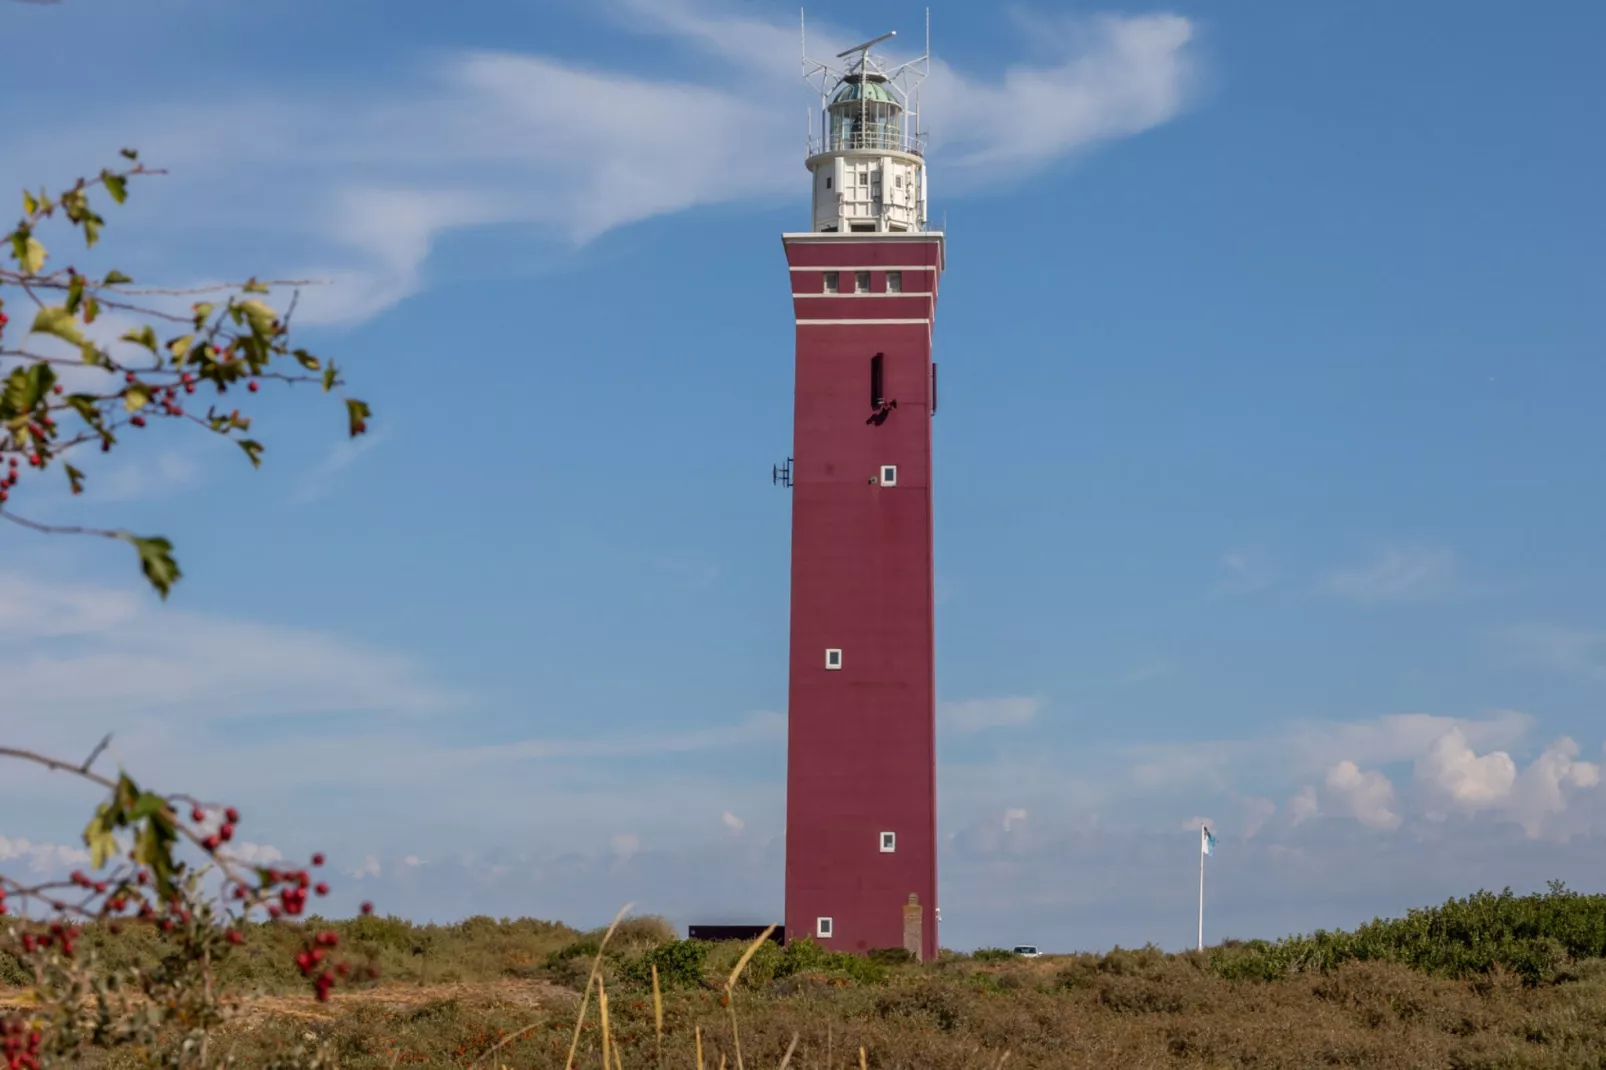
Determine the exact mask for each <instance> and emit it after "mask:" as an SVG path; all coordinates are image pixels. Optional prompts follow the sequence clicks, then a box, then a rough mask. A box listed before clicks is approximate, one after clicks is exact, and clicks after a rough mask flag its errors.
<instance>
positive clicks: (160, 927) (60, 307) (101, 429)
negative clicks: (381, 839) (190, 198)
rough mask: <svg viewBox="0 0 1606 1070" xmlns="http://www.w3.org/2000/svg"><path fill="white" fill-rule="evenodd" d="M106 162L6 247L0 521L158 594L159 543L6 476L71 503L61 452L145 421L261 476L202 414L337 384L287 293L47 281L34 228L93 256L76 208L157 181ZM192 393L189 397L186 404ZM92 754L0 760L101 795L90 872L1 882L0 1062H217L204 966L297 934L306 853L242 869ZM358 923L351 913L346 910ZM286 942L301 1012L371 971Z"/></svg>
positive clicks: (243, 443) (357, 428)
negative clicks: (83, 537) (98, 541)
mask: <svg viewBox="0 0 1606 1070" xmlns="http://www.w3.org/2000/svg"><path fill="white" fill-rule="evenodd" d="M123 156H124V158H125V160H126V161H127V163H126V165H125V166H124V167H123V168H122V169H121V170H111V169H108V170H103V171H101V173H100V175H99V176H98V177H96V178H94V179H89V180H86V179H80V180H79V181H78V182H77V183H76V184H75V185H74V186H72V187H71V188H70V189H68V190H66V191H64V192H62V193H60V194H59V195H57V196H55V197H51V196H50V195H49V194H47V193H45V192H40V193H26V192H25V193H24V194H23V217H22V220H21V221H20V222H19V223H18V224H17V227H16V229H15V230H14V231H13V232H12V233H11V234H10V235H9V236H8V238H7V239H6V240H5V245H6V246H8V247H9V248H8V250H7V251H8V252H9V254H10V261H11V263H12V264H14V267H4V266H0V517H3V518H4V519H6V520H9V521H11V522H13V523H15V524H19V525H22V526H24V527H27V528H31V529H33V530H36V531H40V532H45V533H72V534H91V535H100V536H102V537H105V538H112V539H119V540H122V541H124V542H127V543H129V544H131V545H132V546H133V547H134V548H135V549H136V551H137V552H138V555H139V560H140V566H141V568H142V570H143V572H144V574H145V577H146V579H147V580H148V581H149V582H150V583H151V585H152V586H153V587H154V588H155V589H156V591H157V592H158V593H159V594H160V595H161V596H162V597H163V598H166V597H167V595H168V593H169V592H170V591H171V589H172V586H173V584H174V583H175V582H177V581H178V579H179V577H180V571H179V567H178V564H177V562H176V561H175V560H174V558H173V552H172V545H171V543H169V541H168V540H167V539H165V538H162V537H160V536H154V535H136V534H133V533H131V532H128V531H122V530H116V529H100V528H89V527H79V526H64V525H56V524H49V523H43V522H41V521H39V520H36V519H31V518H29V517H27V516H24V515H21V514H19V513H17V512H15V511H14V509H15V505H16V501H17V499H18V498H19V496H20V493H21V492H22V491H25V490H26V489H27V488H28V487H29V485H30V484H29V483H24V482H23V481H24V480H25V479H29V480H33V479H34V478H36V477H37V474H39V473H43V472H44V471H45V470H47V469H49V468H50V467H51V466H52V465H59V466H60V468H61V470H62V472H63V474H64V475H65V477H66V480H67V483H68V485H69V486H70V488H71V490H72V492H73V493H74V494H77V493H80V492H81V491H82V490H83V487H84V484H85V481H86V478H87V477H86V476H85V473H84V471H83V470H82V469H81V468H79V467H78V466H77V465H75V464H74V463H72V462H73V461H74V460H80V458H79V454H81V453H82V452H84V451H85V449H86V448H89V449H92V448H93V447H94V446H96V445H98V446H99V449H100V452H102V453H108V452H110V451H111V450H112V449H113V447H115V446H116V445H118V444H119V442H120V439H119V434H120V433H128V432H126V431H125V429H133V430H139V429H141V428H144V427H146V426H147V424H148V422H149V421H151V420H152V419H157V420H166V421H169V422H178V423H185V422H187V423H191V424H195V425H198V426H199V427H201V428H203V429H205V430H207V431H210V432H212V433H213V434H217V435H221V436H223V437H225V438H228V439H230V440H231V441H233V442H235V443H236V444H237V445H238V446H239V447H240V448H241V449H242V450H243V451H244V452H245V454H246V456H247V457H248V458H249V459H250V461H251V463H252V464H253V465H260V464H261V458H262V452H263V446H262V444H261V443H260V442H257V441H255V440H254V439H251V438H248V437H246V436H247V434H248V432H249V431H250V427H251V419H250V417H249V416H246V415H243V414H242V413H241V412H240V410H239V409H238V408H235V407H233V406H232V405H230V404H228V403H226V402H222V401H218V400H212V399H218V398H222V396H223V395H226V394H228V393H229V392H230V390H231V389H238V390H241V391H242V392H244V393H245V394H247V395H254V394H257V393H258V392H259V391H260V390H261V389H262V386H263V384H264V383H274V382H277V383H297V382H316V383H320V384H321V385H322V387H323V390H324V392H326V393H327V392H333V391H334V390H335V388H336V387H338V386H340V385H342V383H341V379H340V376H339V373H338V372H337V371H336V369H335V366H334V364H333V363H332V362H324V361H321V360H320V359H319V358H318V357H315V356H314V355H312V354H311V353H309V352H307V351H306V350H305V349H301V348H293V347H292V346H291V344H290V341H289V331H290V320H291V317H292V314H293V311H294V308H295V295H294V293H293V292H292V295H291V298H290V301H289V304H288V306H287V308H286V311H285V312H284V313H283V314H281V313H279V312H278V311H276V310H275V309H274V308H273V307H272V306H270V305H269V304H268V303H267V301H266V300H264V298H267V297H271V295H272V293H273V292H274V291H275V290H276V289H280V290H283V289H293V287H294V286H295V285H296V284H293V283H261V282H258V281H256V280H255V279H252V280H249V281H247V282H245V283H242V284H237V285H234V284H230V285H222V286H217V287H206V288H202V289H196V290H171V289H165V290H164V289H154V288H146V289H142V288H137V287H135V286H134V280H133V279H131V278H129V277H128V276H127V275H125V274H123V273H122V272H120V271H116V270H112V271H107V272H106V273H105V274H104V275H103V276H102V277H101V278H99V279H93V278H90V277H88V276H86V275H84V274H83V273H81V272H79V271H77V270H76V269H74V268H72V267H66V268H61V269H53V270H47V269H46V263H47V260H48V253H47V252H46V249H45V246H44V245H43V244H42V243H41V241H40V239H39V231H40V229H41V227H42V226H43V225H44V224H46V223H48V222H49V221H51V220H53V219H58V218H60V219H65V220H66V222H67V223H68V224H70V225H71V226H72V227H74V228H76V229H78V230H79V231H81V232H82V234H83V238H84V241H85V244H86V246H87V247H93V246H94V245H95V244H96V243H97V241H98V240H99V238H100V232H101V229H102V227H103V226H104V224H105V221H104V219H102V218H101V216H100V215H98V214H97V213H96V212H95V210H94V208H93V207H92V206H91V194H92V193H95V194H96V195H97V196H98V195H99V194H104V195H105V196H107V197H109V198H110V199H111V200H112V201H114V202H116V203H118V204H121V203H122V202H123V201H124V199H125V197H126V195H127V190H128V183H129V180H130V179H131V178H133V177H135V176H145V175H154V174H160V173H161V172H159V171H153V170H151V169H149V168H147V167H145V165H144V164H142V163H140V162H139V157H138V154H137V153H136V152H134V151H132V150H126V149H125V150H124V151H123ZM175 298H176V299H180V300H181V301H182V300H186V299H188V300H194V301H195V303H194V304H193V305H191V306H190V308H189V309H188V311H183V310H182V306H181V305H180V307H179V308H178V309H177V310H175V309H174V308H170V307H165V306H164V305H163V304H162V301H161V300H158V299H167V300H172V299H175ZM108 313H115V314H116V316H117V317H118V319H119V320H121V321H123V322H128V321H132V322H133V324H134V326H132V327H131V328H129V329H128V330H126V331H124V332H123V333H122V334H121V335H120V336H119V337H118V338H117V339H115V340H112V341H108V340H105V339H104V338H103V337H102V336H103V335H104V333H105V331H104V328H105V323H104V322H102V324H101V327H99V328H97V327H95V324H96V323H97V321H98V320H100V318H101V317H102V316H103V315H106V314H108ZM107 318H108V319H110V318H111V317H110V316H109V315H107ZM24 324H26V326H24ZM159 328H160V330H159ZM162 335H168V337H166V338H163V337H162ZM197 393H199V394H200V395H201V397H202V398H205V399H207V401H197V400H196V395H197ZM201 404H206V409H205V411H204V412H202V411H200V405H201ZM345 408H346V419H347V425H348V429H349V432H350V434H351V435H352V436H353V437H355V436H357V435H360V434H362V433H363V432H364V431H365V430H366V428H367V422H368V420H369V409H368V406H367V405H366V404H364V403H363V402H361V401H358V400H356V399H354V398H347V399H345ZM80 463H84V462H82V461H81V460H80ZM105 747H106V742H105V741H103V742H102V743H101V745H100V746H98V747H96V748H95V750H94V751H93V752H92V753H91V754H90V755H89V757H88V758H87V759H86V760H85V761H83V762H82V763H72V762H67V761H63V760H60V759H56V758H50V757H47V756H45V755H41V754H37V753H34V752H32V751H29V750H26V749H22V748H17V747H10V746H0V761H4V762H7V763H17V762H21V763H27V764H32V765H35V766H43V767H45V768H47V769H50V770H54V771H56V772H58V773H64V774H66V775H69V776H72V777H75V778H78V779H80V780H82V781H86V782H88V783H90V784H93V785H96V786H98V787H99V788H101V789H103V790H104V791H106V792H107V798H106V801H105V802H103V803H101V804H100V806H99V808H98V809H97V810H96V811H95V816H94V817H93V818H92V819H91V820H90V822H89V824H88V826H87V827H86V828H85V829H84V837H83V838H84V845H85V847H86V848H87V850H88V852H89V855H90V863H89V872H82V871H80V872H76V873H74V874H72V876H71V877H70V878H69V879H67V880H54V881H44V882H42V883H34V884H25V883H23V882H21V881H19V880H16V879H14V878H12V877H10V876H7V875H4V874H0V966H4V965H5V964H6V963H5V961H3V960H5V959H9V960H10V961H11V962H13V963H15V964H17V965H19V966H20V968H21V970H22V973H23V979H24V982H25V984H26V985H27V989H26V999H25V1001H24V1003H25V1005H24V1007H23V1009H20V1010H18V1009H14V1007H8V1006H0V1066H3V1070H40V1068H42V1067H47V1066H51V1065H55V1064H58V1063H61V1062H64V1061H67V1060H72V1059H76V1058H77V1057H79V1056H80V1055H82V1054H83V1053H84V1052H85V1051H86V1050H87V1049H92V1048H116V1047H132V1048H134V1049H135V1050H137V1051H140V1052H141V1053H143V1054H144V1055H145V1056H146V1057H147V1058H148V1059H149V1060H151V1061H152V1062H154V1063H155V1064H157V1065H166V1066H171V1067H202V1066H214V1065H226V1064H228V1063H229V1062H230V1058H229V1056H228V1055H227V1054H222V1055H220V1054H219V1053H217V1052H216V1051H214V1050H213V1049H214V1047H215V1043H216V1042H215V1039H214V1035H215V1032H216V1030H217V1029H218V1027H220V1026H222V1025H223V1024H225V1023H226V1022H228V1021H229V1019H230V1018H231V1017H232V1016H233V1014H234V1013H235V1011H236V1010H237V1004H236V1003H235V1001H234V1000H233V998H232V997H231V996H230V995H229V994H228V993H226V992H224V991H222V986H221V985H220V984H219V982H218V973H217V971H218V967H219V965H220V964H221V963H222V962H223V961H224V960H225V959H226V958H227V956H228V955H229V954H230V953H231V951H233V950H235V949H236V948H237V947H238V945H240V944H241V943H243V942H244V941H245V936H244V932H245V931H246V930H247V929H248V928H249V926H250V925H251V924H253V923H254V922H255V921H256V920H257V919H262V920H265V922H266V923H267V924H270V925H277V924H289V925H295V924H298V922H297V919H298V918H300V917H301V916H302V915H303V913H304V911H305V909H306V906H307V902H308V897H309V894H312V895H318V896H322V895H325V894H326V893H327V892H328V890H329V889H328V885H327V884H325V883H323V882H322V881H315V880H314V877H313V876H312V874H311V870H312V869H315V868H316V867H318V866H321V865H322V864H323V857H322V856H321V855H314V856H313V857H312V859H311V866H310V867H308V868H282V867H265V866H255V867H253V866H249V865H246V864H244V863H243V862H242V861H241V860H240V859H238V858H236V857H233V856H231V854H230V850H229V843H230V841H232V840H233V839H234V836H235V832H236V829H237V828H238V826H239V823H240V814H239V813H238V812H237V811H236V810H235V809H234V808H232V807H229V806H225V805H213V804H208V803H204V802H201V801H199V800H195V799H192V798H189V797H188V796H182V795H162V794H159V793H156V792H152V791H148V790H145V789H143V788H141V787H140V786H139V785H138V784H136V783H135V782H134V780H133V779H132V778H131V777H130V776H129V775H128V774H127V773H126V772H123V771H119V772H118V773H117V775H116V776H115V777H113V776H108V775H106V774H103V773H101V772H98V771H96V768H95V765H96V761H97V760H98V759H99V758H100V757H101V755H102V753H103V752H104V750H105ZM190 858H193V862H192V861H189V860H187V859H190ZM209 888H211V889H212V890H211V891H209V890H208V889H209ZM369 910H370V907H369V906H368V904H364V905H363V912H364V913H365V914H366V913H368V912H369ZM129 925H144V926H150V927H153V928H154V930H155V931H156V932H157V933H158V934H159V939H160V940H161V943H162V948H161V950H162V954H161V955H159V956H157V957H156V958H155V959H154V960H152V961H151V962H148V963H139V964H136V965H126V966H123V965H113V964H111V963H110V962H109V961H108V960H107V959H106V958H104V957H103V956H102V955H101V954H100V952H99V950H98V948H97V941H98V938H109V939H115V938H116V937H117V936H118V935H119V934H120V933H121V931H122V930H123V928H124V927H125V926H129ZM303 937H304V939H303V940H302V943H301V946H300V947H299V948H298V949H297V953H296V966H297V968H298V969H299V971H300V973H301V976H302V977H304V978H305V979H306V981H307V983H308V985H309V986H310V988H311V990H312V991H313V992H314V993H315V994H316V995H317V997H318V998H319V999H327V998H328V997H329V993H330V990H331V989H333V988H334V987H335V986H336V985H337V984H340V983H342V982H343V981H346V980H348V979H361V978H368V979H372V978H373V977H374V976H376V971H375V970H374V968H373V965H372V963H371V962H370V963H369V964H367V965H366V966H365V967H364V966H354V965H353V964H352V963H351V962H350V961H347V960H345V959H343V958H341V957H340V956H339V951H338V945H339V937H338V936H337V934H336V933H334V932H331V931H307V932H305V933H304V934H303ZM11 1002H12V1004H15V1002H16V1001H14V1000H13V1001H11ZM330 1059H331V1056H330V1053H329V1052H328V1051H325V1050H323V1049H321V1048H317V1047H303V1048H301V1049H297V1050H296V1051H293V1052H286V1053H284V1054H283V1056H282V1057H281V1058H280V1059H278V1060H276V1061H275V1063H274V1065H275V1066H279V1067H284V1068H286V1070H289V1068H291V1067H300V1068H309V1070H310V1068H313V1067H325V1066H328V1065H330Z"/></svg>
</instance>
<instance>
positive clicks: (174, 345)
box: [167, 334, 195, 361]
mask: <svg viewBox="0 0 1606 1070" xmlns="http://www.w3.org/2000/svg"><path fill="white" fill-rule="evenodd" d="M194 340H195V336H194V335H193V334H186V335H184V336H183V337H182V338H175V339H173V340H172V341H170V342H168V343H167V351H168V352H169V353H171V354H173V359H174V360H178V361H182V360H183V359H184V354H185V353H188V352H189V349H190V343H191V342H192V341H194Z"/></svg>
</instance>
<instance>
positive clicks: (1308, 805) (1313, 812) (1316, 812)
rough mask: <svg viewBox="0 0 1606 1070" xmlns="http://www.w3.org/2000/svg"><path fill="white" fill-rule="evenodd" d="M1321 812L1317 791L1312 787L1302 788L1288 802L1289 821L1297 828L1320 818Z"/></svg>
mask: <svg viewBox="0 0 1606 1070" xmlns="http://www.w3.org/2000/svg"><path fill="white" fill-rule="evenodd" d="M1321 812H1322V811H1321V806H1320V805H1319V804H1318V803H1317V801H1316V789H1315V787H1313V786H1312V785H1309V784H1307V785H1305V786H1304V787H1302V788H1300V789H1299V791H1298V792H1296V793H1295V794H1294V795H1293V796H1291V797H1290V798H1289V800H1288V819H1289V822H1290V823H1291V824H1293V825H1295V826H1297V825H1301V824H1303V823H1305V822H1306V821H1309V820H1311V819H1312V818H1314V817H1318V816H1320V814H1321Z"/></svg>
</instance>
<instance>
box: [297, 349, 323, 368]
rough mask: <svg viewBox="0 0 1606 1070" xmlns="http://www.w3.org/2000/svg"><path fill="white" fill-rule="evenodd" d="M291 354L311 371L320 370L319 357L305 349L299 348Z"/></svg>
mask: <svg viewBox="0 0 1606 1070" xmlns="http://www.w3.org/2000/svg"><path fill="white" fill-rule="evenodd" d="M291 355H292V356H293V357H295V358H296V360H297V361H298V362H299V363H300V364H301V366H302V367H303V368H305V369H307V370H308V371H309V372H315V371H317V370H318V358H317V357H315V356H313V355H312V354H311V353H308V352H307V351H306V350H305V349H298V350H296V351H295V352H294V353H292V354H291Z"/></svg>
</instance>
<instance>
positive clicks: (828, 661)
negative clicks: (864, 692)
mask: <svg viewBox="0 0 1606 1070" xmlns="http://www.w3.org/2000/svg"><path fill="white" fill-rule="evenodd" d="M825 667H826V668H827V669H840V668H841V667H842V648H841V647H836V646H833V647H831V648H829V649H828V650H826V652H825Z"/></svg>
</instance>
